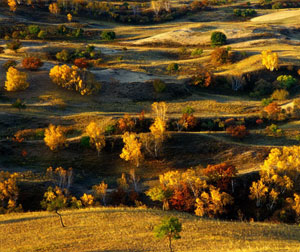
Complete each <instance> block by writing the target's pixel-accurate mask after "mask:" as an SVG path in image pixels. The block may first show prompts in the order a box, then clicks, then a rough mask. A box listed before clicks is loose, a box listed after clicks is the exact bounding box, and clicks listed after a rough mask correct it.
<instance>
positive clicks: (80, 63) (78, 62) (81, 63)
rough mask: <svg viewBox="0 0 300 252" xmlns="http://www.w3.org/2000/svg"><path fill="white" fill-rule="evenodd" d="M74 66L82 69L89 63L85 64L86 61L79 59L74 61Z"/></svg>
mask: <svg viewBox="0 0 300 252" xmlns="http://www.w3.org/2000/svg"><path fill="white" fill-rule="evenodd" d="M74 65H75V66H77V67H79V68H81V69H82V68H88V66H89V63H88V62H87V60H86V59H84V58H80V59H75V60H74Z"/></svg>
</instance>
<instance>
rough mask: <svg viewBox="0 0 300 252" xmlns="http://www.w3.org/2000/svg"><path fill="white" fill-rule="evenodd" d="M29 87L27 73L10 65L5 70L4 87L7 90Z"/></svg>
mask: <svg viewBox="0 0 300 252" xmlns="http://www.w3.org/2000/svg"><path fill="white" fill-rule="evenodd" d="M28 87H29V83H28V82H27V74H26V73H23V72H20V71H18V70H17V69H15V68H14V67H10V68H9V69H8V70H7V72H6V81H5V87H4V88H5V89H6V90H7V91H20V90H25V89H26V88H28Z"/></svg>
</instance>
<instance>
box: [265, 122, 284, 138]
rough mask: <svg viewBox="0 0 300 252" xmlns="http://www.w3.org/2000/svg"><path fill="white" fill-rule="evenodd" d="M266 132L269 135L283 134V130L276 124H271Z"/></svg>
mask: <svg viewBox="0 0 300 252" xmlns="http://www.w3.org/2000/svg"><path fill="white" fill-rule="evenodd" d="M266 132H267V134H268V135H269V136H282V135H283V130H282V129H279V127H278V126H277V125H276V124H271V125H270V126H267V127H266Z"/></svg>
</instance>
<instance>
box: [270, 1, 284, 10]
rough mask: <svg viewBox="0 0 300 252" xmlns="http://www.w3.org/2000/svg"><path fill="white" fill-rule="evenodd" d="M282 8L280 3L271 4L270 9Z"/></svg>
mask: <svg viewBox="0 0 300 252" xmlns="http://www.w3.org/2000/svg"><path fill="white" fill-rule="evenodd" d="M281 8H282V3H280V2H277V3H274V4H272V9H281Z"/></svg>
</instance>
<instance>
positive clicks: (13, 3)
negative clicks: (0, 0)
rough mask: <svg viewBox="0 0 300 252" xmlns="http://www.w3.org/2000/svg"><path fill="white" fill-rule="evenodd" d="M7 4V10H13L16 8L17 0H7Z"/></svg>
mask: <svg viewBox="0 0 300 252" xmlns="http://www.w3.org/2000/svg"><path fill="white" fill-rule="evenodd" d="M7 4H8V6H9V10H10V11H12V12H15V11H16V10H17V2H16V0H8V1H7Z"/></svg>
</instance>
